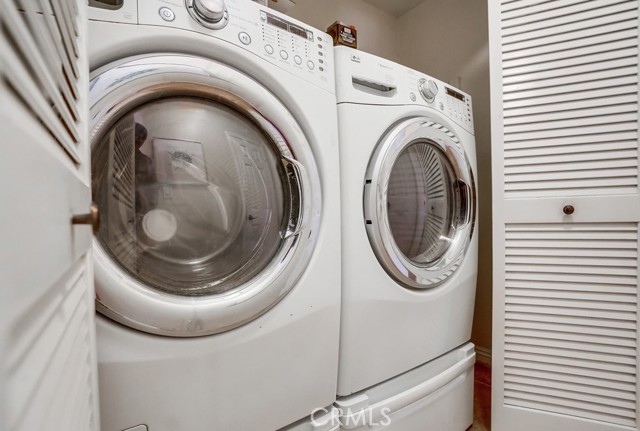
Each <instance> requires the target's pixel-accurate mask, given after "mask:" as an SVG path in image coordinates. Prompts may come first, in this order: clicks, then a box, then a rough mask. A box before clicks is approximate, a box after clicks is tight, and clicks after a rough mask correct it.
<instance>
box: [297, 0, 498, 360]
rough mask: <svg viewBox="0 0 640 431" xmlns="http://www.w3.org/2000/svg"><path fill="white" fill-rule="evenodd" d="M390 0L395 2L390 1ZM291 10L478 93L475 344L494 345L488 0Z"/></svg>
mask: <svg viewBox="0 0 640 431" xmlns="http://www.w3.org/2000/svg"><path fill="white" fill-rule="evenodd" d="M389 1H391V0H389ZM296 3H297V5H296V6H295V7H294V8H293V9H291V11H290V15H291V16H292V17H294V18H297V19H299V20H301V21H304V22H306V23H308V24H310V25H312V26H314V27H317V28H319V29H322V30H325V29H326V28H327V27H328V26H329V25H330V24H331V23H333V22H334V21H336V20H340V21H343V22H345V23H347V24H353V25H355V26H356V28H357V29H358V48H359V49H361V50H362V51H366V52H370V53H372V54H375V55H379V56H381V57H385V58H388V59H390V60H393V61H397V62H398V63H401V64H404V65H406V66H408V67H411V68H413V69H416V70H419V71H421V72H424V73H427V74H429V75H432V76H435V77H436V78H438V79H441V80H443V81H446V82H449V83H450V84H452V85H454V86H456V87H460V88H462V89H463V90H464V91H466V92H467V93H469V94H471V97H472V98H473V106H474V109H473V111H474V112H473V114H474V121H475V130H476V145H477V156H478V172H477V180H478V186H479V197H480V200H479V206H480V226H479V229H478V232H479V240H480V244H479V245H480V259H479V274H478V290H477V294H476V309H475V316H474V328H473V335H472V341H473V342H474V343H475V344H476V345H477V346H479V347H482V348H484V349H491V302H492V288H491V287H492V278H491V269H492V259H491V256H492V250H491V136H490V122H489V42H488V26H487V1H486V0H425V1H424V3H422V4H421V5H419V6H417V7H415V8H414V9H412V10H411V11H409V12H407V13H406V14H404V15H403V16H401V17H400V18H397V17H395V16H393V15H391V14H389V13H386V12H383V11H381V10H379V9H377V8H375V7H373V6H371V5H369V4H367V3H364V2H363V1H362V0H296Z"/></svg>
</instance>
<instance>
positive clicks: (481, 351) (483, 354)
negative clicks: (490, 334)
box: [476, 346, 491, 366]
mask: <svg viewBox="0 0 640 431" xmlns="http://www.w3.org/2000/svg"><path fill="white" fill-rule="evenodd" d="M476 361H477V362H480V363H481V364H484V365H488V366H491V350H490V349H486V348H484V347H480V346H476Z"/></svg>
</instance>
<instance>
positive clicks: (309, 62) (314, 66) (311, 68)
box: [307, 60, 316, 70]
mask: <svg viewBox="0 0 640 431" xmlns="http://www.w3.org/2000/svg"><path fill="white" fill-rule="evenodd" d="M307 67H308V68H309V70H313V69H315V68H316V64H315V63H314V62H313V61H311V60H309V61H307Z"/></svg>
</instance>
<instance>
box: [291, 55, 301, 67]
mask: <svg viewBox="0 0 640 431" xmlns="http://www.w3.org/2000/svg"><path fill="white" fill-rule="evenodd" d="M293 61H295V62H296V64H297V65H298V66H299V65H301V64H302V58H301V57H300V56H299V55H296V56H295V57H293Z"/></svg>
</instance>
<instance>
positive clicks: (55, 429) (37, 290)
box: [0, 0, 100, 431]
mask: <svg viewBox="0 0 640 431" xmlns="http://www.w3.org/2000/svg"><path fill="white" fill-rule="evenodd" d="M86 19H87V18H86V1H84V0H0V29H1V30H2V33H1V34H0V149H2V152H1V154H2V156H1V157H0V178H2V187H1V188H0V202H2V204H1V205H0V238H1V239H2V245H1V246H0V262H2V263H1V264H0V268H1V269H0V322H1V323H0V430H3V431H5V430H6V431H34V430H52V431H62V430H64V431H92V430H98V429H99V423H100V422H99V418H98V409H97V402H98V400H97V394H98V392H97V376H96V370H97V368H96V349H95V329H94V290H93V272H92V266H91V256H90V246H91V240H92V235H91V227H90V226H88V225H72V224H71V219H72V216H73V215H76V214H83V213H87V212H88V210H89V206H90V202H91V191H90V187H89V181H90V172H89V169H90V163H89V161H90V154H89V146H88V130H87V120H88V107H87V94H88V62H87V58H86V50H85V28H86Z"/></svg>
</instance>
